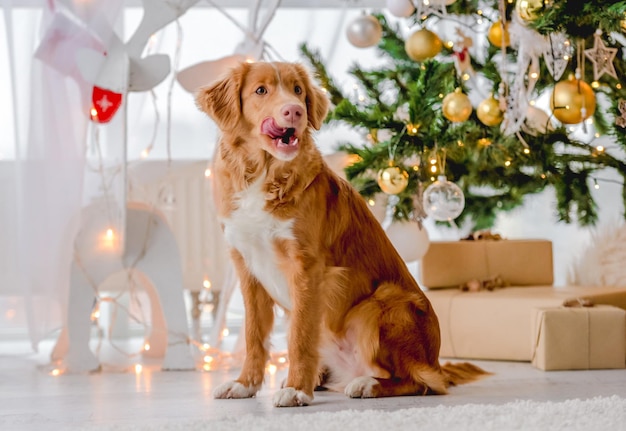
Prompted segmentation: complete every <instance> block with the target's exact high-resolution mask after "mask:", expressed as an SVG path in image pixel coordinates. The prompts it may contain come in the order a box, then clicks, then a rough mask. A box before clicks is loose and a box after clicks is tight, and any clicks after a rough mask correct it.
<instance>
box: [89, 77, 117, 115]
mask: <svg viewBox="0 0 626 431" xmlns="http://www.w3.org/2000/svg"><path fill="white" fill-rule="evenodd" d="M91 102H92V108H91V120H92V121H95V122H97V123H108V122H109V121H111V118H113V116H114V115H115V113H116V112H117V110H118V109H119V107H120V105H121V104H122V95H121V94H120V93H115V92H113V91H111V90H107V89H106V88H100V87H97V86H94V87H93V92H92V93H91Z"/></svg>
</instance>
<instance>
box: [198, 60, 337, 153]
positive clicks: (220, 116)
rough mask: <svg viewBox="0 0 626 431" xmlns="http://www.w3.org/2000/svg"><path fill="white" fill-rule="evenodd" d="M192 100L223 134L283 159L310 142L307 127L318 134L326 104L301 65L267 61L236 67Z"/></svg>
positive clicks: (324, 97)
mask: <svg viewBox="0 0 626 431" xmlns="http://www.w3.org/2000/svg"><path fill="white" fill-rule="evenodd" d="M196 102H197V104H198V106H199V107H200V109H202V110H203V111H204V112H206V113H207V114H208V115H209V116H210V117H211V118H213V120H214V121H215V122H216V123H217V126H218V127H219V128H220V130H221V131H222V132H223V133H224V134H226V135H233V134H234V135H236V136H237V137H239V138H241V139H242V140H243V141H244V142H246V143H248V144H250V143H252V142H254V143H255V144H259V148H260V149H261V150H264V151H266V152H268V153H269V154H271V155H272V156H274V157H276V158H277V159H280V160H286V161H288V160H292V159H293V158H295V157H296V155H297V154H298V151H299V149H300V145H301V143H302V142H303V140H306V141H308V137H309V133H310V128H313V129H316V130H319V128H320V127H321V126H322V122H323V121H324V118H326V114H327V113H328V105H329V102H328V98H327V97H326V95H325V94H324V93H323V92H322V90H321V89H319V88H318V87H317V86H315V85H314V84H313V83H312V81H311V78H310V77H309V74H308V72H307V71H306V69H305V68H304V67H303V66H302V65H300V64H292V63H265V62H259V63H242V64H240V65H239V66H237V67H236V68H234V69H233V70H232V71H231V72H230V73H229V74H228V75H227V76H226V77H225V78H223V79H221V80H220V81H217V82H215V83H214V84H212V85H210V86H208V87H206V88H203V89H201V90H200V92H199V93H198V95H197V97H196Z"/></svg>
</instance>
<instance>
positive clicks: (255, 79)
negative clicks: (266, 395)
mask: <svg viewBox="0 0 626 431" xmlns="http://www.w3.org/2000/svg"><path fill="white" fill-rule="evenodd" d="M196 103H197V105H198V107H199V108H200V109H201V110H202V111H204V112H205V113H206V114H208V116H209V117H210V118H212V119H213V120H214V121H215V123H216V124H217V126H218V128H219V129H220V131H221V137H220V139H219V143H218V146H217V149H216V153H215V157H214V160H213V187H214V197H215V200H216V208H217V212H218V217H219V220H220V223H221V224H222V227H223V231H224V235H225V238H226V241H227V243H228V244H229V246H230V251H231V257H232V261H233V263H234V266H235V269H236V272H237V274H238V277H239V280H240V284H241V292H242V296H243V300H244V306H245V341H246V357H245V360H244V363H243V366H242V369H241V373H240V375H239V378H237V380H235V381H232V382H227V383H224V384H222V385H220V386H218V387H217V388H216V389H215V391H214V393H213V395H214V397H215V398H247V397H253V396H255V394H256V393H257V391H259V389H260V388H261V385H262V383H263V377H264V373H265V365H266V363H267V360H268V358H269V336H270V332H271V330H272V326H273V320H274V305H275V304H278V305H279V306H280V307H282V308H283V309H285V310H286V313H287V315H288V316H289V330H288V336H287V345H288V346H287V348H288V357H289V370H288V375H287V379H286V382H285V383H284V384H283V387H282V388H281V389H279V390H278V391H277V392H276V393H275V394H274V398H273V403H274V405H275V406H278V407H282V406H284V407H290V406H302V405H308V404H310V403H311V402H312V401H313V397H314V394H313V393H314V389H316V387H324V388H327V389H330V390H334V391H343V392H345V394H347V395H348V396H350V397H352V398H370V397H388V396H399V395H426V394H445V393H446V392H447V388H448V387H449V386H451V385H456V384H461V383H466V382H470V381H473V380H477V379H478V378H481V377H482V376H484V375H486V374H488V373H487V372H485V371H483V370H482V369H480V368H479V367H476V366H474V365H472V364H470V363H457V364H446V365H444V366H441V365H440V363H439V346H440V332H439V323H438V320H437V316H436V315H435V313H434V311H433V308H432V306H431V304H430V303H429V301H428V299H427V298H426V296H425V295H424V294H423V292H422V291H421V289H420V288H419V286H418V284H417V282H416V281H415V279H414V278H413V276H412V275H411V274H410V272H409V270H408V268H407V266H406V264H405V262H404V261H403V260H402V258H401V257H400V256H399V254H398V253H397V252H396V250H395V249H394V247H393V245H392V244H391V242H390V241H389V239H388V238H387V236H386V234H385V232H384V230H383V229H382V227H381V225H380V223H379V222H378V221H377V220H376V219H375V218H374V216H373V214H372V213H371V211H370V210H369V208H368V207H367V205H366V203H365V201H364V199H363V198H362V197H361V196H360V195H359V193H358V192H357V191H356V190H355V189H354V188H353V187H352V186H351V185H350V184H349V183H348V182H347V181H345V180H344V179H342V178H340V176H339V175H337V174H336V173H334V172H333V171H331V169H330V168H329V167H328V166H327V165H326V164H325V162H324V160H323V158H322V155H321V153H320V151H319V150H318V148H317V147H316V145H315V142H314V139H313V133H314V131H315V130H319V129H320V127H321V126H322V123H323V121H324V119H325V117H326V115H327V113H328V109H329V100H328V97H327V96H326V95H325V93H324V92H323V91H322V90H321V88H319V87H318V86H316V85H314V83H313V80H312V78H311V76H310V75H309V73H308V72H307V70H306V68H305V67H304V66H302V65H300V64H292V63H283V62H275V63H270V62H258V63H242V64H240V65H238V66H237V67H236V68H234V69H233V70H232V71H231V72H230V73H229V74H228V75H227V76H226V77H224V78H223V79H220V80H218V81H217V82H215V83H213V84H210V85H208V86H207V87H204V88H202V89H201V90H200V91H198V93H197V95H196Z"/></svg>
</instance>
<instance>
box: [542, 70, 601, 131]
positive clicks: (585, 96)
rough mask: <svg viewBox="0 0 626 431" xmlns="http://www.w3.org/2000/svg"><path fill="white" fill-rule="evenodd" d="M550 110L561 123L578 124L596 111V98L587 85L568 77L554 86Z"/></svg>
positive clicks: (571, 76)
mask: <svg viewBox="0 0 626 431" xmlns="http://www.w3.org/2000/svg"><path fill="white" fill-rule="evenodd" d="M550 108H551V109H552V112H554V116H555V117H556V118H557V120H559V121H560V122H561V123H563V124H578V123H580V122H582V121H583V120H586V119H587V118H589V117H591V116H592V115H593V113H594V112H595V111H596V96H595V94H594V92H593V89H592V88H591V86H590V85H589V84H587V83H586V82H585V81H583V80H580V79H575V78H574V76H573V75H570V76H569V78H568V79H566V80H564V81H561V82H559V83H557V84H556V85H555V86H554V90H553V91H552V97H551V98H550Z"/></svg>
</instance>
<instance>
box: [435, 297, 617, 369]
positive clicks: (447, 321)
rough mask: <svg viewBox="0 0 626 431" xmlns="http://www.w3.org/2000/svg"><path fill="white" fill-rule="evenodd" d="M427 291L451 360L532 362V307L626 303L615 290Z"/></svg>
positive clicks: (445, 354)
mask: <svg viewBox="0 0 626 431" xmlns="http://www.w3.org/2000/svg"><path fill="white" fill-rule="evenodd" d="M424 293H425V294H426V296H427V297H428V299H429V300H430V302H431V304H432V306H433V308H434V310H435V313H436V314H437V316H438V318H439V326H440V328H441V349H440V355H441V356H442V357H449V358H473V359H493V360H513V361H531V359H532V354H533V352H532V348H531V345H532V340H534V339H536V337H533V332H532V331H533V328H532V325H531V315H532V311H533V309H535V308H538V307H544V308H549V307H553V308H554V307H559V306H561V305H562V304H563V303H564V302H566V301H570V300H576V299H579V298H585V299H589V300H591V301H592V302H593V303H595V304H606V305H614V306H620V307H621V306H622V305H621V304H626V289H618V288H614V287H564V288H554V287H552V286H534V287H533V286H530V287H507V288H504V289H498V290H495V291H481V292H471V293H470V292H461V291H460V290H459V289H436V290H427V291H425V292H424ZM625 308H626V307H625Z"/></svg>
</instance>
